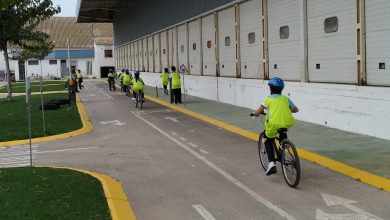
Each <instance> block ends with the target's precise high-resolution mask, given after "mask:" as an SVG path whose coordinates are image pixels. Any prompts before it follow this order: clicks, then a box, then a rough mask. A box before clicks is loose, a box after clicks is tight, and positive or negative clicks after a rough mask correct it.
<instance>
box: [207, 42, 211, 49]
mask: <svg viewBox="0 0 390 220" xmlns="http://www.w3.org/2000/svg"><path fill="white" fill-rule="evenodd" d="M207 48H209V49H210V48H211V40H209V41H207Z"/></svg>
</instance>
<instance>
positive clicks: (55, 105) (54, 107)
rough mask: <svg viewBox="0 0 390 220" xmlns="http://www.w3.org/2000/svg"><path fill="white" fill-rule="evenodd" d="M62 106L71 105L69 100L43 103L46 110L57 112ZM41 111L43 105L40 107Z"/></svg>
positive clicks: (54, 100) (53, 100)
mask: <svg viewBox="0 0 390 220" xmlns="http://www.w3.org/2000/svg"><path fill="white" fill-rule="evenodd" d="M61 105H69V99H52V100H50V102H44V103H43V109H44V110H57V109H59V108H61ZM39 110H42V105H39Z"/></svg>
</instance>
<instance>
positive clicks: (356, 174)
mask: <svg viewBox="0 0 390 220" xmlns="http://www.w3.org/2000/svg"><path fill="white" fill-rule="evenodd" d="M145 98H146V99H148V100H150V101H152V102H155V103H158V104H160V105H163V106H166V107H168V108H171V109H175V110H177V111H179V112H182V113H184V114H187V115H190V116H192V117H195V118H198V119H200V120H202V121H205V122H208V123H210V124H213V125H216V126H218V127H221V128H223V129H225V130H228V131H231V132H233V133H236V134H239V135H241V136H244V137H246V138H249V139H251V140H253V141H258V139H259V134H256V133H253V132H251V131H248V130H245V129H242V128H239V127H236V126H234V125H231V124H228V123H225V122H221V121H218V120H216V119H214V118H210V117H208V116H205V115H202V114H199V113H197V112H193V111H190V110H188V109H186V108H183V107H180V106H177V105H172V104H170V103H168V102H165V101H162V100H160V99H157V98H153V97H150V96H145ZM298 153H299V156H300V157H301V158H303V159H306V160H309V161H311V162H314V163H317V164H319V165H321V166H324V167H326V168H328V169H331V170H334V171H337V172H339V173H342V174H344V175H346V176H349V177H352V178H354V179H356V180H359V181H361V182H364V183H367V184H369V185H372V186H375V187H377V188H379V189H382V190H386V191H388V192H390V180H389V179H386V178H384V177H380V176H377V175H374V174H371V173H369V172H366V171H363V170H360V169H357V168H354V167H351V166H349V165H346V164H343V163H340V162H338V161H335V160H332V159H329V158H327V157H324V156H321V155H318V154H315V153H311V152H309V151H306V150H303V149H301V148H300V149H298Z"/></svg>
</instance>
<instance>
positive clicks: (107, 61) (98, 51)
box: [80, 45, 115, 78]
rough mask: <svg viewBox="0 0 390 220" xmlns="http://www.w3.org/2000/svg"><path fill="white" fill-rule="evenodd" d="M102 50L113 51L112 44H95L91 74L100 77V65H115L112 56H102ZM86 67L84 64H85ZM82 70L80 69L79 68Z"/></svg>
mask: <svg viewBox="0 0 390 220" xmlns="http://www.w3.org/2000/svg"><path fill="white" fill-rule="evenodd" d="M104 50H112V51H114V46H112V45H95V59H94V60H93V64H92V75H93V76H95V77H97V78H100V67H102V66H115V62H114V58H106V57H105V56H104ZM85 68H86V64H85ZM80 70H81V71H82V72H84V73H85V72H86V70H85V71H83V70H82V69H80Z"/></svg>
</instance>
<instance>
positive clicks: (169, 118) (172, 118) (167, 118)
mask: <svg viewBox="0 0 390 220" xmlns="http://www.w3.org/2000/svg"><path fill="white" fill-rule="evenodd" d="M165 120H171V121H173V122H175V123H179V121H178V120H177V119H176V118H174V117H165Z"/></svg>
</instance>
